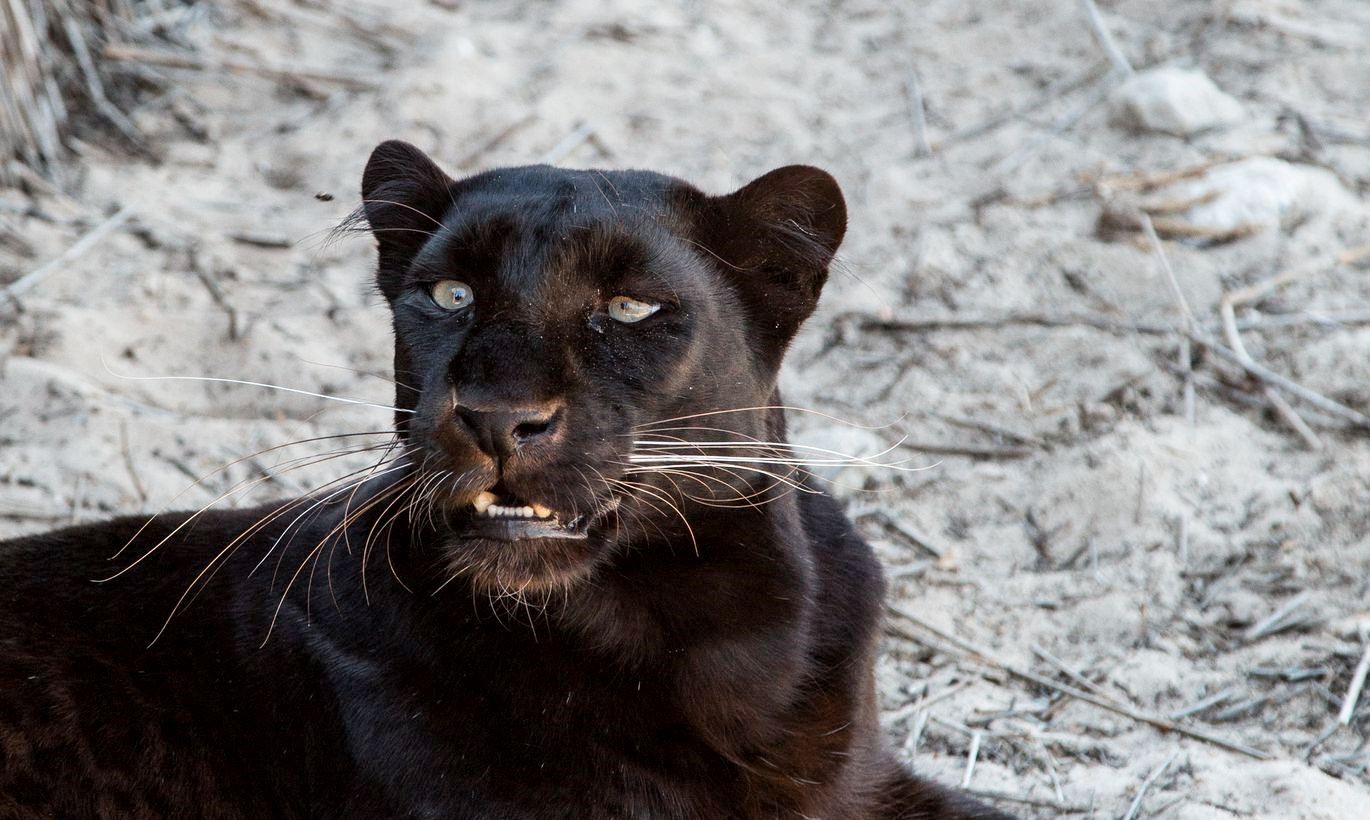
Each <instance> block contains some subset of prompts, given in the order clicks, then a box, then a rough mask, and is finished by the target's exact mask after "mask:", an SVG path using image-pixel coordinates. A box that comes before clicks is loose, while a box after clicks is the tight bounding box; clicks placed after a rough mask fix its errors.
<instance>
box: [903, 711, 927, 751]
mask: <svg viewBox="0 0 1370 820" xmlns="http://www.w3.org/2000/svg"><path fill="white" fill-rule="evenodd" d="M928 717H929V715H928V710H926V709H922V710H920V711H919V712H918V714H916V715H914V716H913V729H912V730H911V731H910V732H909V737H908V740H905V741H904V748H906V749H908V750H909V760H910V761H912V760H913V757H914V756H915V755H917V754H918V743H919V741H921V740H922V739H923V732H924V731H925V730H926V729H927V728H928Z"/></svg>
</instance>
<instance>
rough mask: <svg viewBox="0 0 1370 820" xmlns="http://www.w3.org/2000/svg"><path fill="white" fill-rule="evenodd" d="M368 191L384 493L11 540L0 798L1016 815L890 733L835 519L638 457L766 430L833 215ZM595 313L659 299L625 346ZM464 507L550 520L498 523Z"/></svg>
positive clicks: (146, 812) (860, 550)
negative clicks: (910, 756)
mask: <svg viewBox="0 0 1370 820" xmlns="http://www.w3.org/2000/svg"><path fill="white" fill-rule="evenodd" d="M363 203H364V204H363V210H362V212H361V214H360V216H361V218H363V219H364V220H365V221H366V222H367V224H368V225H369V226H370V228H371V229H372V230H373V231H374V232H375V236H376V240H377V244H378V248H379V266H378V275H377V285H378V287H379V288H380V290H381V292H382V293H383V294H384V295H385V297H386V299H387V300H388V301H389V303H390V305H391V308H392V312H393V319H394V329H395V338H396V344H395V374H396V380H397V381H398V382H399V383H400V385H399V386H398V387H397V390H396V398H395V403H396V407H397V411H396V428H397V431H398V436H399V437H398V439H397V441H398V443H397V445H396V446H395V448H394V449H393V450H392V451H390V452H388V453H387V454H386V455H387V456H388V457H389V458H390V460H389V461H388V462H387V468H390V471H389V472H385V473H384V474H381V473H379V472H378V473H377V474H376V475H375V476H373V477H371V478H369V479H368V480H366V481H364V482H363V483H362V484H360V485H359V486H356V487H349V488H348V489H347V490H346V491H345V492H337V491H334V492H333V494H332V495H331V496H330V495H328V494H327V493H326V492H324V491H321V494H320V495H319V496H318V497H317V498H312V499H308V500H307V501H308V503H307V504H299V505H297V506H294V507H289V506H287V505H282V504H276V505H272V506H268V507H264V508H261V509H257V510H250V511H234V512H207V513H205V514H203V515H200V516H198V517H191V516H187V515H173V516H160V517H158V518H156V519H154V520H153V521H152V522H151V523H149V524H148V525H147V526H146V528H145V529H143V530H141V531H140V527H142V525H143V524H144V522H142V521H135V520H131V519H122V520H117V521H112V522H109V523H104V524H98V525H93V526H84V527H77V528H72V529H68V530H63V531H60V532H56V533H51V534H47V535H41V536H37V537H32V538H26V539H21V540H18V541H11V542H7V543H5V544H3V545H0V589H3V593H0V619H2V620H3V625H4V630H3V632H2V633H0V761H2V763H0V814H4V815H6V816H54V817H87V816H104V817H188V816H198V817H254V818H255V817H454V818H525V817H526V818H611V817H615V818H616V817H634V818H636V817H651V818H655V817H662V818H676V817H679V818H725V817H748V818H752V817H756V818H761V817H824V818H923V817H927V818H932V817H949V818H957V817H1002V816H1004V815H1001V814H998V813H996V812H994V811H992V810H989V809H986V808H985V807H983V806H980V805H979V804H977V803H974V802H973V801H971V800H969V799H967V798H964V797H961V796H958V795H956V794H954V793H952V792H948V791H944V790H943V789H941V788H939V787H936V786H934V785H932V784H930V783H927V782H924V781H920V780H917V779H915V778H914V777H912V776H911V775H910V774H909V773H907V772H906V771H904V770H903V769H902V768H901V767H900V766H899V765H897V764H896V763H895V761H894V759H893V757H891V756H890V755H889V754H888V753H887V752H886V751H885V750H884V749H883V748H882V745H881V737H880V730H879V726H878V723H877V720H876V708H877V707H876V701H875V687H874V679H873V672H872V663H873V654H874V646H875V641H876V638H877V635H878V633H879V620H880V611H881V607H880V601H881V597H882V594H883V584H882V581H881V578H880V571H879V567H878V565H877V564H876V561H875V558H874V556H873V554H872V552H871V550H870V548H869V547H868V546H867V545H866V544H865V543H863V542H862V541H861V539H860V538H859V537H858V536H857V535H856V533H855V532H854V531H853V530H852V528H851V526H850V524H849V523H848V522H847V521H846V519H845V518H844V516H843V514H842V512H841V510H840V508H839V507H838V505H837V504H836V503H835V502H834V501H832V500H831V499H830V498H828V497H827V496H826V495H823V494H822V493H821V492H814V490H815V489H816V488H814V487H811V486H809V485H808V484H807V483H805V482H804V481H803V479H802V476H800V475H799V474H782V477H783V478H786V479H787V481H778V480H776V477H775V476H768V475H766V474H765V473H761V472H757V471H755V470H753V469H750V467H751V466H756V465H755V464H752V463H751V462H725V463H722V464H721V465H720V463H719V462H712V463H710V464H706V465H700V466H697V467H695V468H693V469H694V472H695V473H696V474H695V475H693V476H684V475H679V474H676V475H670V474H661V473H645V474H644V473H633V472H630V471H629V470H630V467H631V465H632V464H634V462H632V461H630V456H631V455H632V454H634V453H638V454H640V453H643V452H652V447H651V445H650V444H641V443H637V442H641V441H643V440H644V439H645V440H657V441H665V440H667V439H665V438H664V435H670V436H676V437H677V438H678V439H679V440H681V441H682V443H684V444H686V445H687V447H700V448H702V444H701V442H704V441H718V440H725V441H730V442H737V447H736V449H735V450H734V449H729V450H726V451H723V452H726V453H730V454H734V455H739V454H740V455H742V456H746V457H747V458H752V457H759V455H761V451H760V450H758V449H757V448H755V447H750V446H747V444H748V442H751V441H763V442H778V441H782V440H783V438H784V418H783V414H782V413H781V412H780V411H779V410H776V409H768V408H774V407H775V406H777V405H779V404H780V403H781V402H780V398H779V394H778V392H777V391H776V389H775V379H776V370H777V368H778V367H779V364H780V361H781V358H782V356H783V353H784V350H785V347H786V345H787V344H788V342H789V340H790V338H791V336H792V335H793V333H794V332H795V330H796V329H797V328H798V327H799V325H800V323H802V322H803V321H804V319H805V318H806V317H807V316H808V315H809V314H810V313H811V312H812V310H813V308H814V306H815V304H816V302H817V299H818V295H819V292H820V290H821V289H822V286H823V283H824V280H825V278H826V276H827V269H828V265H829V263H830V261H831V259H832V256H833V254H834V253H835V251H836V249H837V247H838V245H839V244H840V242H841V240H842V235H843V232H844V230H845V227H846V214H845V209H844V205H843V201H842V196H841V193H840V192H839V190H838V187H837V184H836V183H835V182H834V181H833V179H832V178H831V177H830V176H828V175H827V174H825V173H824V172H822V171H819V170H817V169H814V168H808V167H802V166H794V167H790V168H784V169H780V170H778V171H773V172H771V173H770V174H767V175H765V176H763V177H761V178H760V179H758V180H756V181H755V182H753V183H751V184H750V185H748V186H746V187H744V188H742V189H741V190H740V191H738V192H736V193H734V194H731V195H729V196H722V197H711V196H706V195H705V194H703V193H701V192H699V191H698V190H696V189H695V188H693V187H691V186H689V185H688V184H686V183H684V182H681V181H680V180H676V179H672V178H669V177H664V176H661V175H658V174H653V173H647V172H639V171H631V172H625V171H606V172H600V171H568V170H561V169H556V168H549V167H540V166H539V167H529V168H511V169H501V170H496V171H490V172H488V173H484V174H480V175H477V176H474V177H471V178H468V179H463V180H459V181H457V180H452V179H450V178H448V177H447V176H446V174H444V173H443V172H442V171H441V170H439V169H438V167H437V166H436V165H434V164H433V163H432V161H431V160H429V159H428V158H427V157H425V156H424V155H423V154H422V153H420V152H418V151H417V150H416V149H414V148H413V147H412V146H408V145H405V144H403V143H395V142H391V143H385V144H383V145H382V146H380V147H379V148H377V149H376V152H375V153H374V155H373V156H372V159H371V161H370V163H369V164H368V166H367V169H366V173H365V176H364V179H363ZM440 280H460V281H463V282H466V283H468V285H469V286H470V290H471V291H472V292H474V293H475V302H474V304H473V305H472V306H471V307H469V308H467V309H465V310H458V311H447V310H444V309H443V308H442V307H441V306H439V305H438V304H435V303H434V301H433V299H432V298H430V296H429V290H430V288H431V287H432V285H433V284H434V283H435V282H437V281H440ZM615 296H628V297H630V298H632V299H635V300H640V301H644V302H649V303H652V304H659V305H660V306H661V308H660V310H659V311H658V312H657V313H656V314H654V315H652V316H650V317H649V318H647V319H645V320H643V321H641V322H638V323H635V324H625V323H622V322H619V321H616V320H615V319H614V318H612V316H611V315H610V314H609V313H608V312H607V309H606V304H607V303H608V301H609V300H610V299H612V298H613V297H615ZM714 411H734V412H721V413H719V412H715V414H713V415H705V416H696V417H694V418H686V419H683V420H680V421H664V420H671V419H681V418H682V417H690V416H695V414H699V413H706V412H714ZM668 430H669V432H667V431H668ZM672 441H674V439H672ZM691 442H693V444H691ZM699 452H700V453H704V452H708V453H711V454H712V455H714V456H717V455H719V452H720V451H718V450H704V449H700V450H699ZM730 465H731V466H730ZM760 469H767V470H769V471H771V472H775V471H782V473H783V470H784V469H785V468H783V467H776V466H773V465H772V466H770V467H764V466H763V467H761V468H760ZM616 481H628V482H640V484H637V485H633V484H623V483H615V482H616ZM792 483H796V484H798V485H799V487H800V489H802V491H796V490H795V488H794V487H793V486H791V484H792ZM482 492H492V493H494V494H495V495H497V496H499V497H500V498H501V499H512V501H511V502H510V503H516V502H521V503H525V504H530V503H534V502H536V503H539V504H545V505H546V506H547V507H550V508H551V509H553V510H555V511H556V516H557V519H558V521H559V522H561V523H559V524H557V525H556V526H555V527H552V526H551V525H548V527H545V528H544V529H541V530H537V531H536V532H537V533H541V534H538V535H535V536H530V537H521V538H513V537H512V536H509V537H505V536H503V535H499V534H498V533H503V532H506V531H505V530H499V531H498V532H496V531H495V530H492V529H491V527H492V526H495V525H492V524H488V523H483V522H482V520H481V519H478V518H477V517H476V514H475V512H474V511H473V510H472V508H471V504H472V502H473V500H475V499H476V497H477V495H478V494H480V493H482ZM744 496H745V498H744ZM315 501H322V502H324V503H319V504H317V505H314V502H315ZM301 511H303V512H301ZM530 526H531V525H530ZM537 526H542V525H537ZM520 532H522V530H520ZM554 535H556V536H557V537H553V536H554ZM135 536H136V537H135ZM240 536H241V538H239V537H240ZM235 539H238V541H236V542H235ZM511 539H512V540H511ZM130 540H132V541H133V545H132V546H131V547H130V548H129V550H128V551H127V552H125V553H124V554H123V556H122V557H121V558H120V560H119V561H115V562H111V561H110V560H109V556H110V555H111V554H113V553H115V552H116V551H117V550H119V549H120V548H121V547H123V546H124V544H125V543H126V542H128V541H130ZM163 541H165V543H162V545H161V546H160V547H159V548H157V549H155V550H153V551H152V552H151V553H150V554H149V555H148V557H147V558H146V559H145V560H144V561H143V562H142V563H140V564H138V565H137V566H136V567H134V568H133V569H131V570H130V571H129V572H127V573H125V574H123V575H121V576H119V577H117V578H115V579H114V580H111V581H108V582H107V583H103V584H95V583H92V579H96V578H103V577H106V576H109V575H110V574H112V572H114V571H116V570H118V569H119V568H121V567H123V566H125V565H126V564H127V563H128V562H129V560H130V558H131V557H136V556H137V555H139V554H141V553H142V552H144V551H146V550H147V549H148V548H150V547H152V546H153V545H156V544H159V543H161V542H163ZM226 547H231V548H230V549H227V550H226V549H225V548H226ZM220 555H222V558H220V557H219V556H220ZM264 559H265V560H264ZM206 569H210V570H211V571H212V572H210V573H204V571H205V570H206ZM202 573H204V574H202ZM197 578H198V581H197V580H196V579H197ZM187 589H190V590H192V591H193V595H192V596H191V597H192V598H193V600H190V599H185V600H183V599H182V596H183V594H184V593H185V592H186V591H187ZM173 613H174V617H171V618H170V620H169V622H167V619H168V616H172V615H173ZM164 622H166V627H165V630H164V631H163V624H164ZM154 636H157V639H156V641H155V642H153V643H152V644H151V645H150V646H149V641H151V640H152V639H153V638H154Z"/></svg>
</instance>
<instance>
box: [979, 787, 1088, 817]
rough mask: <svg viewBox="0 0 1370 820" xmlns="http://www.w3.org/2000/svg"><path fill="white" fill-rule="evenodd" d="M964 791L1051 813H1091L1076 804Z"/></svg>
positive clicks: (992, 792)
mask: <svg viewBox="0 0 1370 820" xmlns="http://www.w3.org/2000/svg"><path fill="white" fill-rule="evenodd" d="M965 791H966V794H970V795H974V796H975V797H983V798H985V799H986V800H1002V801H1004V802H1006V803H1021V804H1022V805H1024V806H1032V807H1034V808H1039V809H1051V810H1052V811H1055V812H1058V813H1061V814H1088V813H1089V812H1090V811H1091V809H1090V807H1089V806H1083V805H1079V804H1076V803H1065V802H1056V803H1053V802H1052V801H1050V800H1042V799H1041V798H1037V797H1020V796H1019V795H1016V794H1008V793H1007V792H1000V791H993V790H991V789H966V790H965Z"/></svg>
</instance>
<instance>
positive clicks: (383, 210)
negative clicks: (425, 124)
mask: <svg viewBox="0 0 1370 820" xmlns="http://www.w3.org/2000/svg"><path fill="white" fill-rule="evenodd" d="M453 184H454V182H453V180H452V178H451V177H449V176H447V174H445V173H443V171H442V169H441V168H439V167H438V166H437V163H435V162H433V160H431V159H429V157H428V155H427V154H425V153H424V152H422V151H420V150H419V149H417V148H415V147H414V146H412V145H410V144H409V143H407V142H403V141H401V140H387V141H386V142H383V143H381V144H380V145H377V146H376V149H375V150H374V151H372V152H371V158H370V159H368V160H367V161H366V170H365V171H364V172H363V173H362V213H363V214H364V215H365V216H366V221H367V224H369V225H370V226H371V232H372V234H373V235H374V236H375V237H376V246H377V248H379V250H380V271H379V276H380V280H381V281H380V284H381V288H382V290H383V291H384V290H386V285H387V282H386V278H387V275H388V274H395V273H398V272H402V271H404V269H405V268H407V267H408V266H409V263H410V261H412V260H413V258H414V254H416V253H418V250H419V248H421V247H423V243H424V242H426V241H427V240H428V238H429V237H430V236H432V235H433V233H434V232H435V231H437V230H438V229H439V228H441V227H442V217H443V215H444V214H446V213H447V210H448V209H449V208H451V207H452V190H451V189H452V185H453Z"/></svg>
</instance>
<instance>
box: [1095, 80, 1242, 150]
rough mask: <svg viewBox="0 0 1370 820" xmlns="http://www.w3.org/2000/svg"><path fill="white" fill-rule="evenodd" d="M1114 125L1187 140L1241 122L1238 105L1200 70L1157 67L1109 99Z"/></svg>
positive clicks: (1131, 81) (1129, 81) (1115, 92)
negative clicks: (1201, 133) (1204, 132)
mask: <svg viewBox="0 0 1370 820" xmlns="http://www.w3.org/2000/svg"><path fill="white" fill-rule="evenodd" d="M1109 103H1110V108H1111V115H1112V120H1113V122H1114V123H1116V124H1118V125H1121V126H1123V127H1125V128H1132V129H1134V130H1138V131H1158V132H1161V133H1165V134H1173V135H1175V136H1178V137H1187V136H1190V135H1192V134H1197V133H1199V132H1201V131H1208V130H1210V129H1213V128H1221V127H1224V126H1228V125H1234V124H1236V123H1238V122H1241V121H1242V120H1243V119H1245V117H1246V112H1245V111H1244V110H1243V109H1242V104H1241V103H1239V102H1237V100H1235V99H1234V98H1232V97H1231V96H1229V95H1227V94H1226V93H1224V92H1223V91H1222V89H1220V88H1218V86H1216V85H1214V84H1213V81H1212V80H1210V79H1209V78H1208V76H1207V75H1206V74H1204V73H1203V72H1201V71H1196V70H1194V69H1188V68H1175V67H1161V68H1153V69H1149V70H1146V71H1142V72H1139V73H1137V74H1136V75H1134V76H1132V77H1130V78H1129V79H1128V80H1126V81H1125V82H1123V84H1122V85H1120V86H1118V88H1117V89H1115V90H1114V92H1113V94H1112V95H1111V96H1110V101H1109Z"/></svg>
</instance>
